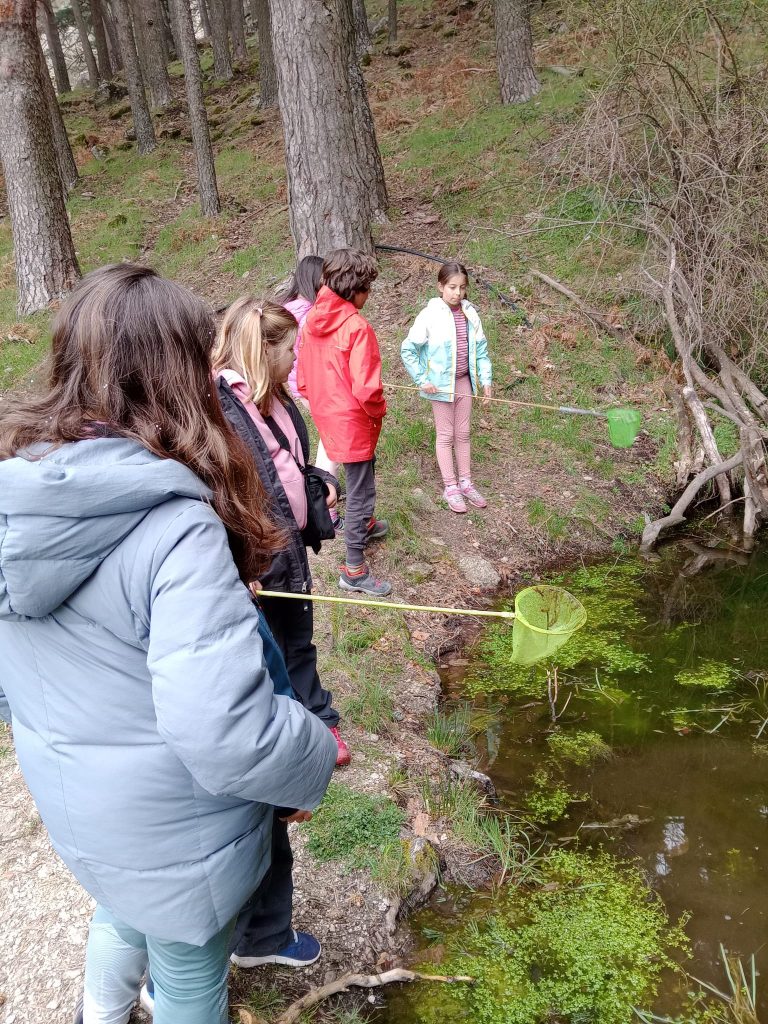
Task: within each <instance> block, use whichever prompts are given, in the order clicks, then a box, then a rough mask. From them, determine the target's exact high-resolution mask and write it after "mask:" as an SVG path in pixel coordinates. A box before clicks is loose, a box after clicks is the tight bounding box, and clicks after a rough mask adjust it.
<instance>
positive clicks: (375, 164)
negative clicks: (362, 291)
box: [349, 52, 389, 221]
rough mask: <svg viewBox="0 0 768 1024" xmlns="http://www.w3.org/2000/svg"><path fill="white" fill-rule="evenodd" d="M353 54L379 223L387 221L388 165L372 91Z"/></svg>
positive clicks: (355, 95) (353, 86)
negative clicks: (373, 109)
mask: <svg viewBox="0 0 768 1024" xmlns="http://www.w3.org/2000/svg"><path fill="white" fill-rule="evenodd" d="M350 55H351V58H352V59H351V61H350V65H349V87H350V91H351V93H352V103H353V106H354V111H355V115H354V116H355V122H356V124H357V143H358V147H359V149H360V156H361V159H362V160H363V163H364V165H365V168H366V175H367V178H368V183H369V186H370V189H371V212H372V213H373V216H374V219H375V220H377V221H385V220H386V219H387V209H388V207H389V196H388V195H387V183H386V180H385V178H384V164H383V163H382V161H381V151H380V150H379V143H378V141H377V139H376V125H375V124H374V121H373V114H372V113H371V107H370V104H369V103H368V92H367V90H366V88H365V78H364V77H363V71H362V68H361V67H360V65H359V63H358V61H357V57H356V56H355V54H354V52H351V54H350Z"/></svg>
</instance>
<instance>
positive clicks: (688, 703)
mask: <svg viewBox="0 0 768 1024" xmlns="http://www.w3.org/2000/svg"><path fill="white" fill-rule="evenodd" d="M709 543H711V541H710V542H709ZM557 582H562V583H563V585H564V586H566V587H567V588H568V589H570V590H571V591H572V592H573V593H574V594H575V595H576V596H577V597H579V598H581V599H583V600H584V603H585V606H586V607H587V610H588V612H589V614H590V620H589V622H588V624H587V626H586V627H585V628H584V630H583V631H582V633H581V634H579V636H578V639H574V640H573V641H572V642H571V645H572V649H571V650H570V651H568V650H567V649H565V650H564V651H563V652H562V661H563V662H564V664H563V665H562V666H561V668H560V670H559V673H558V675H559V683H560V690H559V694H558V697H557V702H556V703H555V704H554V707H553V706H552V705H551V704H550V701H549V699H548V698H547V691H546V684H545V682H544V673H543V672H542V670H541V669H539V670H537V671H536V672H533V673H532V672H530V671H526V672H523V671H522V670H520V669H518V668H515V667H514V666H511V665H509V664H507V663H506V662H505V658H508V650H507V646H506V644H507V640H506V638H505V636H504V632H503V631H502V630H497V631H495V633H494V631H493V630H491V631H489V632H488V633H487V634H486V635H485V637H484V639H483V640H481V641H480V643H479V644H478V647H477V651H476V663H475V664H473V666H472V667H471V668H470V669H469V670H464V676H463V677H457V676H456V674H455V671H454V672H451V670H448V672H447V673H446V676H445V685H446V690H447V693H448V695H449V696H452V697H457V696H459V695H462V694H463V695H466V694H467V692H469V693H470V694H474V701H475V703H476V704H477V705H480V706H487V705H488V704H494V703H495V704H496V706H498V707H499V708H500V711H499V714H498V715H495V716H493V720H492V724H491V725H490V727H489V728H488V729H487V731H486V733H485V735H484V736H483V737H481V742H480V748H481V749H480V753H481V765H480V767H482V768H483V770H484V771H486V772H488V774H489V775H490V776H491V777H492V779H493V781H494V783H495V785H496V787H497V790H498V793H499V798H500V802H501V805H502V806H503V807H506V808H510V809H512V808H514V809H520V808H525V806H526V802H527V803H528V806H529V808H530V807H532V806H537V804H536V794H535V792H534V797H533V798H532V797H531V790H532V779H536V778H538V779H539V790H538V796H539V797H541V796H542V794H546V790H547V786H550V788H551V787H552V786H554V787H555V788H558V787H559V788H560V789H561V790H563V789H565V790H567V791H568V792H569V793H570V795H571V796H572V797H575V800H574V802H572V803H570V805H569V807H568V809H567V811H566V814H565V816H563V817H560V818H557V819H556V820H553V821H550V822H549V823H548V824H547V825H545V826H543V827H544V828H545V830H546V832H547V834H548V839H549V841H551V842H552V843H553V844H554V845H557V844H558V843H560V844H563V845H564V846H565V847H566V848H574V847H577V848H579V849H581V850H590V851H595V850H596V849H597V848H598V847H601V848H602V849H608V850H609V851H610V852H611V853H613V854H615V855H616V856H619V857H621V858H630V859H634V860H635V861H636V863H638V864H639V866H640V867H641V869H642V872H643V876H644V878H645V880H646V882H647V884H648V885H649V886H650V887H652V888H653V889H654V890H655V891H656V892H657V893H658V894H659V895H660V896H661V898H662V900H663V902H664V904H665V906H666V909H667V911H668V914H669V917H670V919H672V920H673V921H674V920H677V919H678V918H679V917H680V916H681V915H686V916H687V918H688V920H687V923H686V924H685V931H686V934H687V935H688V937H689V940H690V947H691V954H692V955H691V957H690V959H688V960H686V963H685V967H686V969H687V970H688V971H689V972H690V974H692V975H693V976H695V977H696V978H699V979H703V980H704V981H709V982H712V983H714V984H716V985H717V986H718V987H720V988H723V987H724V984H725V982H724V973H723V965H722V961H721V959H720V947H721V945H722V946H723V947H725V948H726V949H727V950H728V951H729V952H731V953H734V954H737V955H739V956H742V957H743V958H745V959H746V958H749V957H750V956H751V955H753V954H754V956H755V962H756V965H757V968H758V971H760V972H761V973H762V974H763V977H764V978H766V977H768V941H767V939H768V936H767V935H766V924H767V923H768V885H766V882H765V870H764V867H765V864H766V860H767V855H768V724H767V723H768V614H767V613H768V550H765V549H763V550H760V551H757V552H756V553H754V554H752V555H751V556H749V557H747V556H745V555H743V554H742V553H740V552H737V551H733V550H728V549H727V548H725V547H722V548H716V549H709V548H707V547H704V546H703V545H700V544H698V543H697V542H695V541H691V540H688V541H684V542H682V543H680V544H677V545H674V546H669V547H667V548H665V549H664V550H663V551H662V552H661V556H660V558H659V560H658V561H654V562H643V561H641V560H639V559H623V560H618V561H615V562H610V563H606V564H604V565H601V566H593V567H588V568H585V569H581V570H576V571H574V572H572V573H568V574H566V575H564V576H563V577H561V579H560V580H558V581H557ZM571 645H569V646H571ZM553 711H554V714H555V715H556V716H558V717H557V720H556V723H553V720H552V718H553ZM585 732H588V733H590V734H592V737H593V739H594V734H599V736H600V737H601V738H602V740H603V741H604V742H605V743H606V744H608V745H609V746H610V748H611V752H612V756H610V757H609V758H607V759H600V760H596V761H593V762H591V763H590V764H587V765H583V764H582V765H581V766H579V764H577V763H573V761H572V760H568V759H566V760H563V759H562V758H559V759H558V758H555V759H554V760H553V751H555V750H556V749H557V739H554V740H553V736H557V737H562V736H565V737H574V736H576V737H578V736H579V735H580V734H583V733H585ZM553 766H554V767H553ZM537 773H538V775H537ZM534 790H535V785H534ZM545 816H546V814H545ZM552 817H555V813H553V814H552ZM487 900H488V897H487V895H482V894H476V895H474V896H473V895H470V894H467V893H461V894H455V893H454V894H446V893H440V894H439V895H438V896H437V897H436V899H435V901H433V904H432V905H431V907H430V908H428V909H427V910H426V911H424V912H423V913H422V914H421V915H420V916H417V917H416V919H415V921H414V929H415V933H416V935H417V937H419V936H421V935H431V936H434V934H435V933H437V932H439V933H441V936H442V935H443V934H446V935H450V933H451V930H452V929H454V930H455V929H456V928H457V927H458V926H459V924H460V922H461V920H462V918H464V917H466V915H467V914H472V913H473V912H475V913H476V912H477V908H478V907H479V906H481V905H482V903H483V901H486V902H487ZM433 941H434V940H433ZM427 955H428V945H427V943H426V941H422V943H421V948H420V950H419V951H417V954H416V960H418V959H419V957H420V956H421V957H422V958H424V957H425V956H427ZM679 987H680V982H679V980H675V979H674V976H673V974H672V972H671V971H670V972H667V975H666V976H665V980H664V983H663V984H662V986H661V990H660V993H659V996H658V997H657V999H656V1003H655V1005H654V1006H652V1007H647V1009H653V1010H654V1011H655V1012H656V1013H669V1014H671V1015H675V1014H676V1013H677V1012H679V1006H676V1005H675V999H676V998H677V997H678V995H679V991H678V989H679ZM758 989H759V1004H758V1013H759V1014H761V1019H768V980H767V981H766V982H765V983H764V984H762V985H760V982H759V981H758ZM423 998H424V997H423V994H416V989H413V988H411V989H404V990H403V991H401V992H399V993H398V994H396V995H394V996H393V997H392V998H391V999H390V1000H389V1003H388V1007H387V1009H386V1011H385V1012H384V1016H383V1018H382V1019H383V1020H385V1021H387V1022H389V1024H394V1022H395V1021H397V1022H398V1024H406V1022H408V1021H419V1020H421V1019H422V1016H421V1014H420V1012H419V1005H420V1003H421V1000H423ZM422 1005H423V1004H422ZM762 1015H764V1017H763V1016H762ZM461 1017H462V1019H471V1016H466V1017H465V1016H464V1014H462V1015H461ZM499 1019H500V1020H502V1022H503V1013H502V1015H501V1017H500V1018H499ZM557 1019H558V1020H559V1019H563V1020H569V1019H570V1018H568V1017H567V1016H564V1017H562V1018H557ZM626 1019H627V1022H629V1021H631V1020H633V1019H635V1018H634V1016H633V1013H632V1011H631V1008H629V1007H628V1008H627V1017H626ZM531 1024H535V1022H534V1021H533V1020H532V1021H531Z"/></svg>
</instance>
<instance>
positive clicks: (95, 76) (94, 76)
mask: <svg viewBox="0 0 768 1024" xmlns="http://www.w3.org/2000/svg"><path fill="white" fill-rule="evenodd" d="M71 4H72V14H73V15H74V18H75V25H76V26H77V34H78V36H79V37H80V48H81V49H82V51H83V60H84V61H85V68H86V71H87V72H88V83H89V85H90V86H91V88H92V89H95V88H96V87H97V86H98V84H99V69H98V68H97V67H96V58H95V57H94V56H93V50H92V49H91V41H90V39H89V38H88V26H87V25H86V23H85V18H84V17H83V9H82V7H81V6H80V0H71Z"/></svg>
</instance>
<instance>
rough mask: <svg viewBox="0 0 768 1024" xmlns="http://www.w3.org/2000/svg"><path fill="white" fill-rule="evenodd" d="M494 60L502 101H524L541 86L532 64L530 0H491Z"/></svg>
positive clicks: (533, 94)
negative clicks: (494, 40)
mask: <svg viewBox="0 0 768 1024" xmlns="http://www.w3.org/2000/svg"><path fill="white" fill-rule="evenodd" d="M493 6H494V22H495V25H496V63H497V66H498V69H499V85H500V87H501V102H502V103H524V102H525V101H526V100H529V99H530V98H531V97H532V96H535V95H536V93H537V92H538V91H539V89H540V88H541V86H540V85H539V80H538V79H537V78H536V72H535V70H534V66H533V39H532V36H531V13H530V9H529V0H494V4H493Z"/></svg>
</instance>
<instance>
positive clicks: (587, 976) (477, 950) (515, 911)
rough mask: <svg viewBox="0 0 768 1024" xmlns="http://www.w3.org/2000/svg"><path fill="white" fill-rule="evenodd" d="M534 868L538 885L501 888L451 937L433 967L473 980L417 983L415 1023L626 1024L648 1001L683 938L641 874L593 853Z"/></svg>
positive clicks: (557, 857)
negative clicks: (486, 909) (540, 878)
mask: <svg viewBox="0 0 768 1024" xmlns="http://www.w3.org/2000/svg"><path fill="white" fill-rule="evenodd" d="M543 873H544V884H543V885H542V887H541V888H540V889H538V890H537V891H535V892H534V893H532V894H531V893H528V892H525V891H523V890H520V889H509V890H507V892H506V893H505V895H504V896H503V898H502V901H501V909H500V911H499V912H497V913H494V914H492V915H491V916H488V915H487V914H483V916H482V918H480V917H477V918H475V919H473V920H472V921H470V923H469V924H467V925H466V926H465V927H464V928H462V930H461V931H460V932H459V933H458V934H457V935H456V936H455V937H454V938H453V939H452V940H451V942H450V944H449V948H448V956H447V958H446V961H445V962H444V963H442V964H441V968H440V969H441V971H444V972H445V973H446V974H454V973H455V974H468V975H470V976H472V977H474V978H475V979H476V983H475V984H474V985H472V986H467V987H464V986H456V987H454V986H444V987H443V986H440V987H439V988H440V991H439V992H435V989H434V988H432V987H431V986H426V987H425V988H423V989H421V990H420V991H419V992H418V993H417V994H416V1017H415V1019H416V1020H417V1021H419V1022H420V1024H444V1022H445V1021H458V1020H471V1021H473V1024H545V1022H549V1021H553V1020H558V1021H563V1022H572V1024H575V1022H577V1021H579V1022H582V1021H583V1022H589V1024H629V1022H630V1021H631V1020H633V1010H632V1008H633V1006H638V1005H640V1006H642V1005H649V1003H650V1002H651V1001H652V1000H653V998H654V996H655V994H656V991H657V987H658V983H659V978H660V975H661V972H662V971H663V970H664V969H665V968H675V963H674V961H673V959H672V957H673V955H674V954H675V953H677V954H679V953H680V952H685V951H687V941H686V938H685V936H684V934H683V932H682V928H681V927H680V926H679V925H678V926H672V925H670V923H669V920H668V918H667V914H666V911H665V909H664V906H663V904H662V902H661V900H660V899H659V898H658V897H657V896H656V895H655V894H654V893H652V892H651V891H649V889H648V888H647V886H646V884H645V882H644V880H643V877H642V875H641V873H640V871H639V870H638V869H637V868H635V867H634V866H629V865H626V864H621V863H620V862H618V861H616V860H615V859H614V858H613V857H610V856H609V855H607V854H605V853H602V852H601V853H598V854H597V855H585V854H583V853H577V852H573V851H566V850H558V851H556V852H553V853H551V854H550V855H549V856H548V857H547V858H546V860H545V863H544V867H543Z"/></svg>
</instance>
